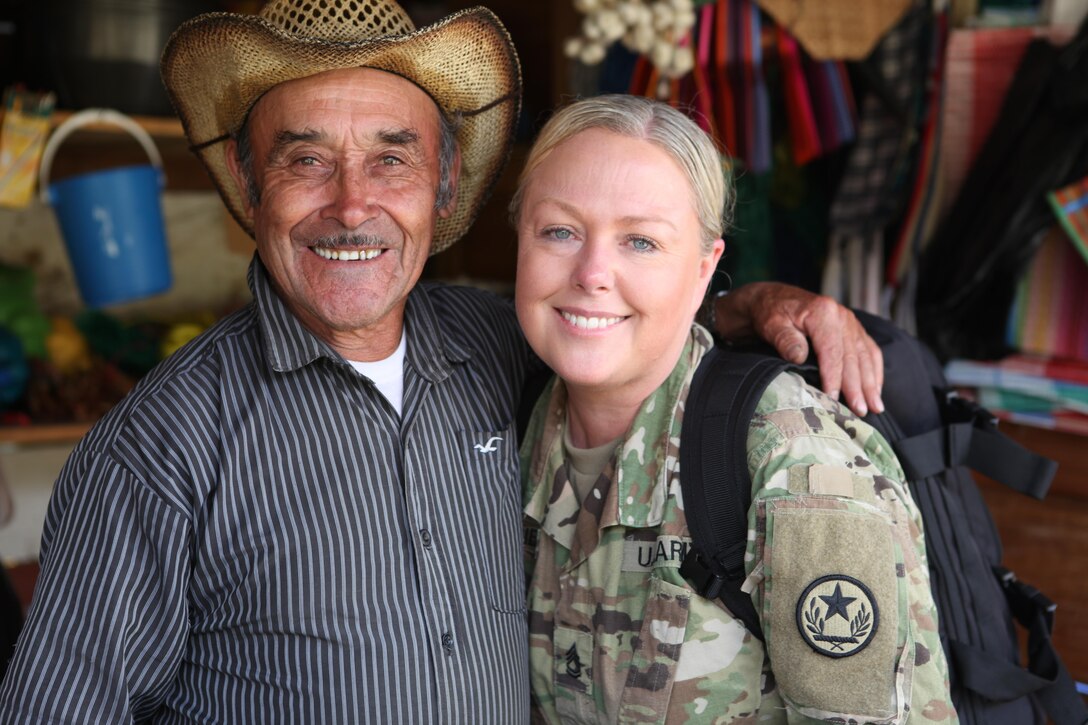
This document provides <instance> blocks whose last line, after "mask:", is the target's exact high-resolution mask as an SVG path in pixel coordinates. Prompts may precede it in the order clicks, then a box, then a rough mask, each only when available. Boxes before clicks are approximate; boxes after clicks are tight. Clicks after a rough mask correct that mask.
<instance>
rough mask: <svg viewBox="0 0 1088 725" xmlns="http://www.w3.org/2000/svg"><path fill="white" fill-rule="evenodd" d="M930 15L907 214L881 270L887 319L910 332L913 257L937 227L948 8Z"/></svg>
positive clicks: (914, 326) (915, 281)
mask: <svg viewBox="0 0 1088 725" xmlns="http://www.w3.org/2000/svg"><path fill="white" fill-rule="evenodd" d="M935 20H936V22H934V23H933V26H932V37H931V42H930V52H929V63H928V65H929V77H928V80H927V86H928V88H929V90H928V93H927V98H926V102H925V106H924V109H923V113H922V121H921V140H920V143H919V148H918V154H917V159H916V162H915V164H914V167H915V169H914V180H913V183H912V184H911V190H910V198H909V201H908V204H907V211H906V215H905V217H904V219H903V221H902V222H901V223H900V224H899V231H898V234H897V236H896V238H895V240H894V242H893V244H892V247H891V253H890V255H889V258H888V264H887V271H886V273H885V282H886V284H887V285H888V289H889V290H890V291H891V293H892V295H893V300H892V319H894V320H895V321H896V322H897V323H898V324H899V326H900V327H902V328H904V329H905V330H908V331H910V332H911V333H914V332H916V331H917V329H918V326H917V320H916V319H915V316H914V303H915V296H916V293H917V286H918V258H919V257H920V256H921V254H922V250H924V249H925V247H926V245H927V244H928V243H929V240H930V238H931V237H932V236H933V234H934V233H935V231H936V228H937V222H938V218H939V215H940V198H941V193H942V188H941V182H942V178H943V177H942V175H941V169H940V163H939V160H940V158H941V151H942V147H941V137H942V134H941V122H942V121H943V119H944V118H945V115H944V113H943V109H942V104H941V99H942V98H943V97H944V77H945V71H944V68H945V66H944V59H945V55H946V53H945V46H946V42H947V37H948V35H947V14H946V13H944V12H941V13H938V14H937V15H936V17H935Z"/></svg>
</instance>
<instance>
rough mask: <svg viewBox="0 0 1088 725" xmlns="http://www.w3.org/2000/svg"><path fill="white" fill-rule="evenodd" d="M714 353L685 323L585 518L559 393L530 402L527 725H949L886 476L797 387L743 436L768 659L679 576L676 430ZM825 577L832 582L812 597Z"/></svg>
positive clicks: (769, 405) (870, 445) (852, 425)
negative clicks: (680, 341)
mask: <svg viewBox="0 0 1088 725" xmlns="http://www.w3.org/2000/svg"><path fill="white" fill-rule="evenodd" d="M711 344H712V343H711V339H710V336H709V334H708V333H707V332H706V331H705V330H704V329H702V328H701V327H699V326H698V325H694V326H693V328H692V335H691V338H690V340H689V342H688V344H687V345H686V347H685V349H684V352H683V354H682V355H681V358H680V361H679V362H678V363H677V365H676V367H675V369H674V370H673V372H672V374H671V375H670V376H669V378H668V379H667V380H666V381H665V382H664V383H663V384H662V385H661V387H660V388H658V390H657V391H655V392H654V393H653V394H652V395H651V396H650V397H649V398H647V400H646V401H645V402H644V403H643V405H642V407H641V409H640V410H639V412H638V414H637V416H636V418H635V420H634V422H633V423H632V425H631V427H630V429H629V431H628V433H627V434H626V435H625V436H624V438H623V440H622V442H621V443H620V444H619V446H618V447H617V452H616V454H615V455H614V456H613V458H612V460H611V462H610V463H609V464H608V465H607V466H606V467H605V470H604V471H603V472H602V474H601V476H600V477H599V478H598V480H597V482H596V484H595V486H594V488H593V489H592V491H591V492H590V495H589V496H587V497H586V500H585V505H584V506H581V505H579V503H578V501H577V498H576V496H575V494H574V489H573V486H572V485H571V483H570V481H569V480H568V474H567V465H566V462H565V460H564V452H563V443H562V432H563V426H564V417H565V412H564V411H565V408H566V405H565V403H566V391H565V388H564V386H563V384H562V382H561V381H553V383H551V384H550V385H549V386H548V388H547V389H546V390H545V392H544V395H542V396H541V398H540V401H539V402H538V404H537V408H536V410H535V411H534V415H533V419H532V422H531V424H530V427H529V431H528V434H527V435H526V438H525V441H526V443H525V445H524V446H523V448H522V475H523V481H525V490H524V504H525V508H524V511H525V523H526V572H527V581H528V587H529V616H530V622H529V631H530V652H531V655H530V664H531V675H532V690H533V694H534V699H535V707H536V708H537V709H538V710H537V711H536V712H534V721H546V722H584V723H606V722H607V723H613V722H656V723H665V722H668V723H704V722H716V723H718V722H720V723H725V722H728V723H748V722H751V723H755V722H783V723H785V722H790V723H796V722H810V721H813V722H819V721H836V722H857V723H864V722H881V723H902V722H911V723H946V722H956V721H957V719H956V715H955V712H954V710H953V707H952V704H951V699H950V696H949V690H948V669H947V665H946V662H945V659H944V655H943V652H942V649H941V646H940V640H939V638H938V634H937V619H936V608H935V606H934V603H933V600H932V596H931V594H930V590H929V579H928V570H927V568H926V561H925V547H924V543H923V538H922V527H921V517H920V514H919V512H918V510H917V507H916V506H915V503H914V501H913V500H912V499H911V497H910V495H909V493H908V492H907V490H906V489H905V488H904V487H903V485H902V483H901V481H902V480H903V474H902V471H901V469H900V467H899V465H898V462H897V461H896V460H895V458H894V456H893V455H892V453H891V451H890V449H889V447H888V445H887V443H886V442H885V441H884V440H883V438H882V437H881V436H880V435H879V434H878V433H876V432H875V431H874V430H872V429H871V428H870V427H869V426H867V425H866V424H864V423H862V422H861V421H859V420H858V419H857V418H855V417H854V416H853V415H852V414H851V413H850V412H849V411H848V410H846V409H845V408H843V407H841V406H840V405H838V404H837V403H836V402H835V401H833V400H831V399H830V398H828V397H827V396H825V395H823V394H822V393H821V392H819V391H817V390H815V389H813V388H811V387H808V386H806V385H805V384H804V383H803V381H801V379H800V378H798V377H797V376H794V375H792V374H784V375H782V376H780V377H779V378H778V379H776V380H775V381H773V382H772V384H771V385H770V386H769V388H768V389H767V392H766V394H765V395H764V396H763V399H762V400H761V401H760V404H759V407H758V409H757V412H756V416H755V417H754V419H753V421H752V423H751V426H750V430H749V437H748V467H749V470H750V471H751V474H752V482H753V505H752V507H751V509H750V511H749V536H748V546H747V555H746V568H747V571H748V573H749V577H748V579H747V581H746V583H745V587H746V591H747V590H750V593H751V595H752V598H753V600H754V602H755V604H756V608H757V611H758V612H759V613H760V616H761V619H762V626H763V630H764V632H765V635H766V642H767V643H768V644H767V649H765V648H764V644H763V643H762V642H760V641H759V639H757V638H755V637H753V636H752V635H751V634H750V633H749V632H747V631H746V630H745V629H744V627H743V625H742V624H741V623H740V622H739V621H738V620H736V619H734V618H733V617H732V616H731V615H730V614H729V613H728V611H727V610H725V609H724V607H722V606H721V605H720V603H719V602H717V601H711V600H707V599H703V598H702V597H699V596H697V595H696V594H694V592H693V591H692V590H691V588H690V587H689V586H688V585H687V583H686V582H685V581H684V579H683V578H682V577H681V576H680V573H679V566H680V563H681V561H682V560H683V556H684V554H685V553H686V551H687V547H688V545H689V543H690V541H691V539H690V535H689V533H688V529H687V524H686V519H685V517H684V504H683V500H682V496H681V491H680V482H679V478H678V471H679V466H678V449H679V440H680V426H681V416H682V413H683V405H684V400H685V398H686V396H687V391H688V388H689V385H690V379H691V374H692V372H693V371H694V368H695V367H696V365H697V364H698V362H699V360H700V359H701V358H702V356H703V354H704V353H705V352H706V350H707V349H708V347H709V346H710V345H711ZM776 537H777V538H776ZM826 562H830V564H828V563H826ZM828 575H834V576H839V577H840V578H839V579H833V580H828V581H826V582H823V583H822V584H821V583H820V581H821V577H826V576H828ZM851 582H857V583H858V584H860V585H861V586H860V588H859V587H858V586H854V585H853V584H851ZM834 586H838V587H840V588H839V589H834ZM811 587H815V589H812V588H811ZM820 587H822V588H820ZM842 587H846V589H842ZM851 587H853V588H851ZM810 589H811V591H814V592H816V593H815V594H811V593H808V592H809V590H810ZM863 591H864V592H867V593H868V594H871V597H869V598H868V599H867V598H866V595H864V594H863V593H862V592H863ZM847 594H850V595H851V596H846V595H847ZM806 597H807V598H806ZM855 600H856V601H855ZM776 602H777V603H776ZM824 602H826V603H827V604H826V605H825V604H824ZM845 602H851V604H849V605H846V604H844V603H845ZM866 603H868V604H869V605H871V607H872V609H873V611H872V612H870V611H868V610H867V609H866V608H865V606H864V605H866ZM846 606H849V607H852V609H850V610H849V614H850V615H851V616H850V618H848V617H847V616H846V613H847V610H846V609H845V607H846ZM836 608H839V609H842V611H843V616H842V617H836V616H834V615H835V614H836V612H835V611H834V610H835V609H836ZM877 609H879V616H877V614H878V612H877V611H876V610H877ZM840 620H841V621H840ZM836 627H837V628H838V629H835V628H836ZM806 631H807V634H806V633H805V632H806ZM836 633H837V634H836ZM854 635H856V636H854ZM866 637H868V639H866ZM806 638H807V640H806ZM814 638H815V639H822V640H823V641H824V642H823V644H820V643H816V646H814V644H813V642H812V640H813V639H814ZM847 641H852V642H854V644H843V643H844V642H847ZM828 643H830V644H828ZM819 647H823V648H824V649H825V651H827V652H830V653H829V654H821V653H820V652H819V651H817V649H818V648H819ZM840 647H841V648H843V649H849V648H851V647H853V648H855V649H854V651H853V652H852V653H850V654H848V655H844V654H843V653H842V652H839V651H835V652H831V650H834V649H836V648H840ZM768 652H769V653H770V654H768ZM776 654H777V655H778V656H779V657H780V659H781V661H776V659H775V656H774V655H776Z"/></svg>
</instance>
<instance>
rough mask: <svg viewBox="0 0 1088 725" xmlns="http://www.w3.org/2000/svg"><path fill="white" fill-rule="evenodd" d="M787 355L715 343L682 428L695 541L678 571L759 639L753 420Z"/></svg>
mask: <svg viewBox="0 0 1088 725" xmlns="http://www.w3.org/2000/svg"><path fill="white" fill-rule="evenodd" d="M788 367H790V364H789V363H787V362H786V361H784V360H782V359H781V358H777V357H768V356H766V355H759V354H752V353H741V352H733V351H724V350H722V349H720V348H718V347H713V348H711V349H710V350H709V351H708V352H707V353H706V355H704V356H703V359H702V361H701V362H700V364H699V367H698V368H697V369H696V371H695V375H694V376H693V378H692V381H691V389H690V390H689V392H688V396H687V401H686V403H685V404H684V419H683V423H682V424H681V431H680V489H681V492H682V494H683V497H684V515H685V517H686V518H687V522H688V529H689V530H690V531H691V538H692V545H691V548H690V549H689V550H688V553H687V556H685V557H684V561H683V563H682V564H681V566H680V575H681V576H683V577H684V579H686V580H687V581H688V583H689V584H691V586H692V588H694V589H695V592H696V593H697V594H699V595H700V596H703V597H706V598H708V599H720V600H721V602H722V603H723V604H724V605H725V606H726V608H728V609H729V611H730V613H732V615H733V616H734V617H736V618H737V619H739V620H740V621H741V622H743V623H744V626H745V628H746V629H747V630H748V631H749V632H751V633H752V634H753V635H754V636H755V637H757V638H758V639H759V640H761V641H762V640H763V629H762V627H761V626H760V620H759V615H758V614H757V613H756V608H755V605H754V604H752V598H751V597H750V596H749V595H748V594H747V593H746V592H744V591H741V588H740V587H741V584H742V583H743V582H744V579H745V575H744V550H745V547H746V545H747V541H748V507H749V506H750V505H751V502H752V480H751V477H750V476H749V475H748V458H747V443H748V424H749V422H750V421H751V420H752V416H753V415H754V414H755V409H756V405H757V404H758V403H759V399H760V398H761V397H762V396H763V391H764V390H765V389H766V388H767V385H768V384H770V382H771V380H773V379H774V378H775V377H776V376H777V375H778V374H779V373H781V372H782V371H783V370H785V369H787V368H788Z"/></svg>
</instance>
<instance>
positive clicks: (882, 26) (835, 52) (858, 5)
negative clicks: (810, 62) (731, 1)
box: [759, 0, 912, 60]
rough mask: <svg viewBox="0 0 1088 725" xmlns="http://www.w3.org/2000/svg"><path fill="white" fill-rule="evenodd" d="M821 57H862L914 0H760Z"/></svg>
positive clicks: (761, 4)
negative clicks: (858, 0)
mask: <svg viewBox="0 0 1088 725" xmlns="http://www.w3.org/2000/svg"><path fill="white" fill-rule="evenodd" d="M759 5H760V7H762V8H763V9H764V10H766V11H767V12H768V13H769V14H770V15H771V17H773V18H774V19H775V21H776V22H778V24H779V25H781V26H782V27H783V28H785V29H786V30H788V31H789V32H790V33H791V34H792V35H793V36H794V37H796V38H797V40H799V41H800V42H801V45H803V46H804V47H805V50H807V51H808V52H809V54H810V55H812V57H813V58H817V59H819V60H832V59H837V60H862V59H864V58H865V57H867V56H868V55H869V54H870V53H871V52H872V50H873V48H874V47H875V46H876V44H877V42H878V41H879V40H880V39H881V37H882V36H883V35H884V34H885V33H887V32H888V31H889V30H890V29H891V28H892V27H893V26H895V24H896V23H898V22H899V20H900V19H901V18H902V17H903V15H904V14H905V13H906V12H907V10H908V8H910V7H911V5H912V0H865V2H857V0H759Z"/></svg>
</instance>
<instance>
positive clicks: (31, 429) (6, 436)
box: [0, 423, 92, 445]
mask: <svg viewBox="0 0 1088 725" xmlns="http://www.w3.org/2000/svg"><path fill="white" fill-rule="evenodd" d="M91 425H92V424H91V423H57V424H53V425H27V426H0V445H5V444H9V445H41V444H46V443H75V442H76V441H78V440H79V439H80V438H82V437H83V435H84V434H85V433H86V432H87V431H88V430H90V429H91Z"/></svg>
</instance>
